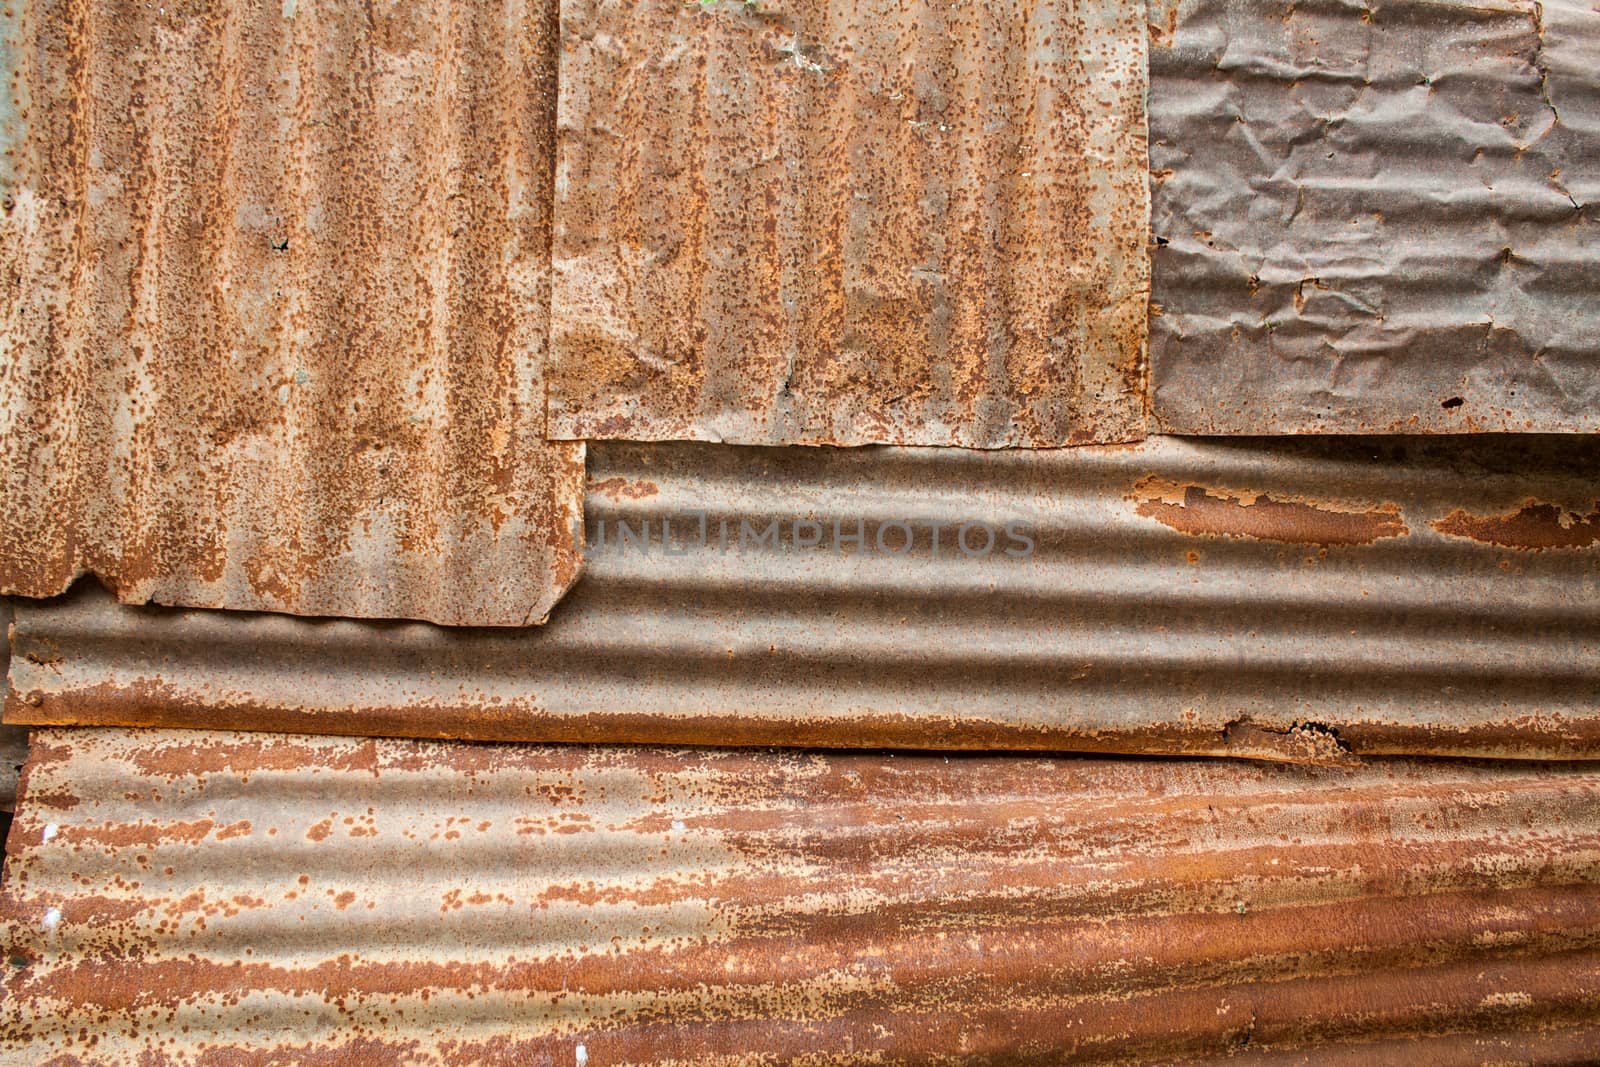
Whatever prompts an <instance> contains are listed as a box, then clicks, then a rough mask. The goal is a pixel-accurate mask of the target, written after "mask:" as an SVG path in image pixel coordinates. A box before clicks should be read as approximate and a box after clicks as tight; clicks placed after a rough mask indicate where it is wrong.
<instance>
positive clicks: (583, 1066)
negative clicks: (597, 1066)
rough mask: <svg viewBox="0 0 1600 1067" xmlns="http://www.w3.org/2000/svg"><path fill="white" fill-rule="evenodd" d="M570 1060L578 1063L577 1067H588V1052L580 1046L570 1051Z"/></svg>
mask: <svg viewBox="0 0 1600 1067" xmlns="http://www.w3.org/2000/svg"><path fill="white" fill-rule="evenodd" d="M572 1058H573V1059H575V1060H577V1061H578V1067H589V1050H588V1049H586V1048H584V1047H583V1046H582V1045H579V1046H578V1047H577V1048H575V1049H573V1050H572Z"/></svg>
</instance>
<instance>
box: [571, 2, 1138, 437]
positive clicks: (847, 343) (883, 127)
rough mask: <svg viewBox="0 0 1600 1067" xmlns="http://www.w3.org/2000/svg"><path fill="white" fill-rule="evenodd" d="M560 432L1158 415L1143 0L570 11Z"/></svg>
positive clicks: (992, 433)
mask: <svg viewBox="0 0 1600 1067" xmlns="http://www.w3.org/2000/svg"><path fill="white" fill-rule="evenodd" d="M561 24H562V59H561V105H560V113H559V125H560V130H559V134H558V161H557V171H556V175H557V176H556V230H555V253H554V258H555V264H554V270H555V299H554V318H553V322H552V340H551V345H552V348H551V351H552V366H551V374H550V425H551V432H552V434H553V435H556V436H571V437H586V438H629V439H634V440H654V439H663V438H694V439H699V440H709V441H730V442H740V443H745V444H793V443H813V444H816V443H822V444H851V445H854V444H863V443H871V442H890V443H896V444H911V445H967V446H973V447H983V448H998V447H1006V446H1017V445H1023V446H1051V445H1060V444H1066V443H1073V444H1076V443H1081V442H1085V441H1126V440H1132V439H1137V438H1140V437H1143V436H1144V416H1145V412H1144V388H1145V381H1144V378H1145V375H1144V342H1145V330H1146V326H1145V320H1146V313H1147V302H1148V296H1149V282H1148V279H1149V263H1148V252H1147V248H1146V245H1147V235H1148V227H1149V190H1148V181H1149V179H1148V174H1147V168H1146V153H1145V121H1144V90H1145V74H1146V61H1145V42H1146V35H1145V28H1144V11H1143V8H1142V6H1141V5H1139V4H1130V3H1123V2H1120V0H999V2H990V3H982V4H948V3H943V2H928V0H761V2H759V3H757V2H755V0H746V2H744V3H739V2H736V0H722V2H717V0H701V2H700V3H687V4H685V3H683V2H682V0H643V2H640V3H632V2H627V0H575V2H571V3H566V4H564V5H562V11H561Z"/></svg>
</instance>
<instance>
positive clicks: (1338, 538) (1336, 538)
mask: <svg viewBox="0 0 1600 1067" xmlns="http://www.w3.org/2000/svg"><path fill="white" fill-rule="evenodd" d="M1252 496H1253V497H1254V499H1251V497H1252ZM1129 499H1132V500H1137V501H1138V504H1137V507H1136V508H1135V509H1134V510H1136V511H1137V512H1138V513H1139V514H1140V515H1143V516H1144V517H1145V518H1147V519H1155V520H1156V521H1157V522H1159V523H1162V524H1163V525H1166V526H1170V527H1172V529H1174V530H1177V531H1179V532H1180V533H1186V534H1193V535H1196V536H1206V537H1251V538H1255V539H1256V540H1258V541H1282V542H1285V543H1287V544H1295V545H1324V546H1330V547H1331V546H1334V545H1370V544H1372V543H1373V542H1375V541H1378V540H1381V539H1383V538H1386V537H1405V536H1406V535H1407V534H1409V533H1410V532H1411V530H1410V528H1409V527H1408V526H1406V524H1405V522H1404V520H1402V519H1401V517H1400V508H1399V505H1397V504H1384V505H1383V506H1381V507H1377V508H1370V509H1368V510H1366V511H1349V510H1344V509H1342V508H1339V507H1334V506H1330V505H1327V504H1322V503H1312V502H1309V501H1301V500H1274V499H1273V498H1271V497H1270V496H1268V495H1267V494H1265V493H1255V494H1251V493H1248V492H1243V493H1241V492H1238V491H1236V490H1211V489H1206V488H1205V487H1203V486H1198V485H1183V486H1179V485H1173V484H1171V483H1167V482H1164V481H1163V480H1162V479H1160V478H1158V477H1155V476H1151V477H1149V478H1146V479H1144V480H1142V481H1141V482H1140V483H1139V484H1138V485H1137V486H1135V487H1134V491H1133V493H1132V494H1131V495H1130V497H1129Z"/></svg>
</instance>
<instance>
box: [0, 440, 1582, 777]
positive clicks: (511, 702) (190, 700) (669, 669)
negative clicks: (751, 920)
mask: <svg viewBox="0 0 1600 1067" xmlns="http://www.w3.org/2000/svg"><path fill="white" fill-rule="evenodd" d="M592 460H593V462H592V469H591V482H590V492H589V497H588V501H587V504H586V512H587V516H588V522H589V530H588V540H589V542H590V545H589V551H590V558H589V560H588V562H587V565H586V568H587V569H586V572H585V578H584V580H583V581H582V582H581V583H579V585H578V587H577V588H576V589H575V590H574V591H573V593H572V595H571V596H570V597H569V598H568V599H567V600H566V601H565V602H564V603H563V604H562V605H561V606H560V608H559V610H558V611H557V612H556V614H555V616H554V617H553V618H552V619H551V621H550V622H549V623H548V624H547V625H545V626H544V627H541V628H538V629H535V630H528V629H524V630H459V631H458V630H449V629H441V628H438V627H433V626H429V625H426V624H416V623H413V624H406V623H392V624H376V623H362V622H355V621H347V620H345V621H340V620H319V621H311V620H303V619H294V618H289V617H284V616H271V615H238V614H224V613H217V612H204V611H191V612H180V611H169V610H155V609H136V608H128V607H122V606H117V605H114V604H112V603H110V602H109V600H108V599H107V598H105V597H103V596H95V595H93V594H92V593H90V592H88V591H84V592H82V593H80V594H79V595H76V596H73V597H71V598H68V599H66V600H63V601H60V602H54V603H32V602H21V601H19V602H18V603H17V604H16V612H17V619H16V626H15V630H14V633H13V644H14V650H13V653H14V654H13V659H12V667H11V676H10V677H11V692H10V693H9V695H8V697H7V701H6V709H5V714H6V718H7V720H8V721H11V722H24V723H102V724H123V725H169V726H196V727H206V728H215V727H233V728H245V729H285V730H294V731H307V732H319V733H320V732H340V733H371V734H403V735H413V736H459V737H471V738H482V739H490V740H558V741H596V740H628V741H662V742H672V743H689V744H697V743H699V744H703V743H719V744H817V745H828V746H867V747H870V746H877V745H893V746H904V747H913V748H914V747H936V748H956V747H974V746H976V747H1021V748H1034V749H1087V750H1100V751H1124V752H1126V751H1139V752H1184V753H1210V754H1230V755H1248V756H1262V757H1266V758H1274V759H1299V760H1342V759H1347V758H1349V756H1350V754H1351V753H1355V754H1357V755H1362V754H1375V753H1438V754H1452V755H1482V756H1490V755H1495V756H1533V757H1562V756H1584V757H1595V756H1600V706H1597V704H1596V693H1600V595H1597V585H1600V441H1597V440H1590V439H1587V438H1585V439H1576V440H1575V439H1562V438H1488V437H1483V438H1466V439H1459V440H1451V441H1442V440H1429V439H1420V438H1410V439H1399V438H1390V439H1372V440H1341V439H1329V440H1295V441H1276V442H1274V441H1262V440H1229V441H1224V440H1216V439H1194V440H1184V439H1177V438H1157V439H1152V440H1150V441H1149V442H1146V443H1145V444H1144V445H1142V446H1139V447H1132V448H1082V449H1064V450H1057V451H1051V452H1043V451H1041V452H994V453H984V452H965V451H958V450H952V449H889V448H885V449H839V450H824V449H751V448H730V447H718V446H712V445H700V444H694V443H678V444H666V445H648V444H617V443H613V444H607V445H603V446H600V445H597V446H595V449H594V455H593V457H592ZM702 515H703V516H704V523H705V531H706V533H705V537H704V540H703V543H702V539H701V535H700V530H701V525H700V524H701V516H702ZM663 524H666V525H667V526H668V527H670V530H671V534H672V536H671V539H670V540H671V543H670V545H669V546H668V547H665V548H664V547H663V545H662V527H663ZM985 524H987V529H986V528H985ZM624 525H626V527H627V529H626V532H624V530H623V529H622V527H623V526H624ZM964 525H965V527H966V529H965V530H963V526H964ZM836 526H837V529H836ZM1008 526H1009V527H1010V529H1009V530H1008V529H1007V527H1008ZM936 527H937V528H938V530H939V535H940V538H941V540H940V543H939V546H938V547H937V548H935V546H934V545H933V538H934V532H935V528H936ZM908 535H909V536H910V537H911V538H912V542H911V547H910V549H909V550H908V551H904V552H901V551H900V550H901V548H902V546H903V545H904V544H905V539H906V537H907V536H908ZM854 536H859V537H860V542H859V543H852V542H851V538H852V537H854ZM991 536H992V538H993V541H992V546H991V542H989V541H988V540H987V539H988V538H989V537H991ZM646 537H648V545H646V543H645V541H646ZM963 544H965V549H964V548H963V547H962V545H963ZM985 547H988V551H987V552H981V551H980V550H981V549H984V548H985ZM669 548H670V551H669V550H668V549H669Z"/></svg>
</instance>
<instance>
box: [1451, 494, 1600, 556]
mask: <svg viewBox="0 0 1600 1067" xmlns="http://www.w3.org/2000/svg"><path fill="white" fill-rule="evenodd" d="M1428 525H1429V526H1432V527H1433V528H1434V529H1435V530H1437V531H1438V532H1439V533H1442V534H1444V535H1445V536H1446V537H1464V538H1466V539H1468V540H1471V541H1477V542H1480V543H1481V544H1486V545H1496V546H1498V547H1500V548H1514V549H1520V550H1524V551H1529V552H1542V551H1545V550H1547V549H1583V548H1592V547H1593V546H1594V545H1595V544H1596V542H1600V501H1596V505H1595V510H1594V511H1592V512H1590V513H1589V514H1588V515H1580V514H1578V513H1577V512H1574V511H1568V510H1566V509H1565V508H1561V507H1557V506H1556V505H1555V504H1545V503H1540V502H1539V501H1537V500H1529V501H1527V502H1526V503H1524V504H1523V505H1522V507H1521V509H1520V510H1518V511H1515V512H1512V513H1510V514H1507V515H1473V514H1471V513H1470V512H1468V511H1466V510H1465V509H1462V508H1457V509H1456V510H1455V511H1452V512H1451V513H1450V514H1448V515H1446V516H1445V517H1444V518H1442V519H1435V520H1434V521H1432V522H1430V523H1429V524H1428Z"/></svg>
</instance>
